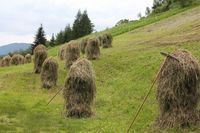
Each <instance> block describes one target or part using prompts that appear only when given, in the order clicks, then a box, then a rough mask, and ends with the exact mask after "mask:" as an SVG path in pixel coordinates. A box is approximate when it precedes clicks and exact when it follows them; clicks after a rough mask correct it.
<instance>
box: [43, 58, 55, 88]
mask: <svg viewBox="0 0 200 133" xmlns="http://www.w3.org/2000/svg"><path fill="white" fill-rule="evenodd" d="M57 78H58V63H57V61H56V60H55V59H54V58H52V57H49V58H47V59H46V60H45V61H44V63H43V65H42V71H41V81H42V87H43V88H47V89H50V88H52V87H54V86H56V83H57Z"/></svg>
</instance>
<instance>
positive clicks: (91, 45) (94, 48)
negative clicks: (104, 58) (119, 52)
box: [85, 38, 100, 60]
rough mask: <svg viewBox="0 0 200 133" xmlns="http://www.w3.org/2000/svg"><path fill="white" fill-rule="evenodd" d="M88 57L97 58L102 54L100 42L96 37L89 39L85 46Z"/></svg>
mask: <svg viewBox="0 0 200 133" xmlns="http://www.w3.org/2000/svg"><path fill="white" fill-rule="evenodd" d="M85 52H86V56H87V59H89V60H95V59H97V58H99V56H100V48H99V42H98V40H97V39H96V38H93V39H89V40H88V43H87V46H86V48H85Z"/></svg>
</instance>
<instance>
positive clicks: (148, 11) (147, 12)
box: [145, 7, 151, 16]
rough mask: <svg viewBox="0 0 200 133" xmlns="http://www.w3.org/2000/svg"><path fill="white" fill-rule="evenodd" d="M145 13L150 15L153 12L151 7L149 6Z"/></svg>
mask: <svg viewBox="0 0 200 133" xmlns="http://www.w3.org/2000/svg"><path fill="white" fill-rule="evenodd" d="M145 14H146V16H149V15H150V14H151V9H150V8H149V7H146V11H145Z"/></svg>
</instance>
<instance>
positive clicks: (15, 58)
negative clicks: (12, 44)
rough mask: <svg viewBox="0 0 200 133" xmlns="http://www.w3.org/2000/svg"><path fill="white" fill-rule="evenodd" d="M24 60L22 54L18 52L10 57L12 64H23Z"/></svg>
mask: <svg viewBox="0 0 200 133" xmlns="http://www.w3.org/2000/svg"><path fill="white" fill-rule="evenodd" d="M24 62H25V58H24V56H23V55H20V54H14V55H13V56H12V58H11V64H12V65H19V64H24Z"/></svg>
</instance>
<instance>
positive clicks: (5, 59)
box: [1, 55, 11, 67]
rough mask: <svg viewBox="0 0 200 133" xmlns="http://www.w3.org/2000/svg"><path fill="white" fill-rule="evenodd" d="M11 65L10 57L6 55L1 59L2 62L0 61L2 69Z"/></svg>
mask: <svg viewBox="0 0 200 133" xmlns="http://www.w3.org/2000/svg"><path fill="white" fill-rule="evenodd" d="M10 65H11V57H10V55H7V56H5V57H3V59H2V61H1V66H2V67H6V66H10Z"/></svg>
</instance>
